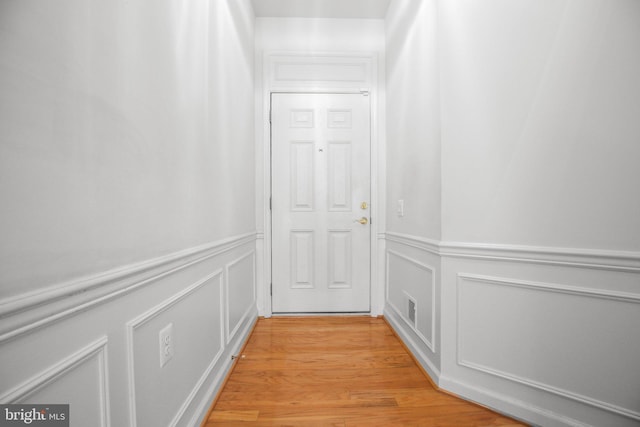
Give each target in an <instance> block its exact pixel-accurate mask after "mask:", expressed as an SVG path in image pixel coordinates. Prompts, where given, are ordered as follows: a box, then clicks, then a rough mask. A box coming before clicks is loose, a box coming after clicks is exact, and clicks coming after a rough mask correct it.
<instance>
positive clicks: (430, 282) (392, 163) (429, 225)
mask: <svg viewBox="0 0 640 427" xmlns="http://www.w3.org/2000/svg"><path fill="white" fill-rule="evenodd" d="M436 18H437V3H436V1H435V0H434V1H431V0H429V1H395V2H392V3H391V5H390V7H389V10H388V12H387V19H386V58H387V62H386V72H387V79H386V93H387V103H386V115H387V151H386V170H387V183H386V188H387V195H386V200H387V203H386V217H387V222H386V238H387V239H386V240H387V242H386V246H387V253H386V256H385V258H386V259H385V262H386V268H387V273H386V277H387V283H386V285H387V306H386V308H385V315H386V316H387V318H388V319H389V320H390V321H391V322H392V323H393V325H394V326H395V327H396V329H397V330H398V331H399V333H400V334H401V335H402V336H403V337H404V339H405V341H406V342H407V344H408V345H409V347H410V348H411V349H412V350H413V352H414V354H415V355H417V356H418V358H419V359H420V360H421V361H422V363H423V365H424V366H425V368H426V369H427V370H428V371H429V372H430V373H431V375H432V376H433V377H435V378H437V377H438V376H439V370H440V330H439V329H440V258H439V256H438V251H437V242H438V241H439V240H440V232H441V219H440V208H441V206H440V196H441V194H440V187H441V185H440V175H441V168H440V152H441V147H440V96H439V92H440V86H439V69H438V44H437V43H438V39H437V19H436ZM400 200H402V201H403V202H404V213H403V215H402V216H401V215H400V214H399V213H398V212H397V209H398V202H399V201H400ZM434 242H435V244H436V247H435V249H434ZM409 300H414V301H415V302H416V307H417V319H416V322H415V323H413V322H411V321H410V320H409V317H408V315H409V310H408V304H409Z"/></svg>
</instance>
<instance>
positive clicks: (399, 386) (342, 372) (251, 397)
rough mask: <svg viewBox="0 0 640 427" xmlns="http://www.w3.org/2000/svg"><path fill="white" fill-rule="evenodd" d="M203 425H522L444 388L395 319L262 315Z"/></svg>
mask: <svg viewBox="0 0 640 427" xmlns="http://www.w3.org/2000/svg"><path fill="white" fill-rule="evenodd" d="M243 355H244V357H241V358H240V359H239V361H238V364H237V365H236V367H235V369H234V371H233V372H232V374H231V376H230V377H229V379H228V381H227V383H226V385H225V387H224V389H223V390H222V392H221V393H220V395H219V397H218V400H217V402H216V403H215V406H214V407H213V410H212V411H211V412H210V413H209V416H208V418H207V421H206V422H205V423H204V424H203V427H211V426H239V425H243V426H248V425H250V426H266V425H269V426H273V425H281V426H284V425H289V426H293V425H295V426H310V425H313V426H318V425H323V426H324V425H331V426H373V425H381V426H382V425H384V426H391V425H404V426H411V425H420V426H457V427H463V426H519V425H522V424H520V423H519V422H516V421H514V420H511V419H509V418H506V417H503V416H501V415H499V414H497V413H495V412H492V411H490V410H488V409H485V408H482V407H480V406H477V405H475V404H472V403H469V402H466V401H464V400H461V399H458V398H455V397H453V396H451V395H448V394H445V393H442V392H440V391H437V390H436V389H435V388H434V386H433V385H432V384H431V382H430V381H429V379H428V378H427V377H426V376H425V375H424V373H423V372H422V371H421V370H420V369H419V368H418V366H417V365H416V364H415V362H414V361H413V359H412V358H411V356H410V355H409V354H408V353H407V351H406V350H405V348H404V347H403V346H402V344H401V343H400V341H399V340H398V339H397V337H396V336H395V335H394V334H393V332H392V331H391V329H390V328H389V326H388V325H387V323H386V322H385V321H384V320H383V319H380V318H371V317H303V318H300V317H280V318H271V319H260V320H258V323H257V325H256V327H255V329H254V331H253V334H252V335H251V337H250V339H249V341H248V343H247V346H246V347H245V349H244V351H243Z"/></svg>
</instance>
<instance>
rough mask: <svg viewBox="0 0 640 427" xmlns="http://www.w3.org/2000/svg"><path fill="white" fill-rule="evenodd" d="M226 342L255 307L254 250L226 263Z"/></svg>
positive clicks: (229, 340) (233, 335)
mask: <svg viewBox="0 0 640 427" xmlns="http://www.w3.org/2000/svg"><path fill="white" fill-rule="evenodd" d="M226 271H227V274H226V276H227V280H226V294H227V301H226V302H227V313H228V322H227V343H229V342H231V340H233V339H234V338H235V336H236V333H237V332H238V330H239V329H240V326H241V325H242V324H243V323H244V322H245V320H246V319H247V316H249V315H250V314H251V313H252V312H253V311H255V307H256V286H255V282H256V253H255V250H252V251H251V252H248V253H246V254H244V255H242V256H241V257H239V258H237V259H235V260H233V261H231V262H230V263H229V264H227V267H226Z"/></svg>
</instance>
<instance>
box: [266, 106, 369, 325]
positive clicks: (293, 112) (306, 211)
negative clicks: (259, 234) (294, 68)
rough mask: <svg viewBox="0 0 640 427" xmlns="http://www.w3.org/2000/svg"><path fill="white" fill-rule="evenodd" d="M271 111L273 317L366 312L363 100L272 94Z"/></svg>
mask: <svg viewBox="0 0 640 427" xmlns="http://www.w3.org/2000/svg"><path fill="white" fill-rule="evenodd" d="M271 111H272V146H271V157H272V165H271V170H272V233H273V235H272V244H273V247H272V257H273V264H272V274H273V300H272V305H273V306H272V307H273V312H274V313H291V312H367V311H369V309H370V304H369V300H370V296H369V294H370V278H369V274H370V262H371V260H370V244H371V235H370V225H369V220H370V218H369V216H370V214H369V212H370V206H369V205H370V191H371V190H370V187H371V184H370V182H371V177H370V122H369V98H368V97H367V96H363V95H361V94H273V96H272V110H271ZM361 218H365V219H366V221H367V222H366V224H363V223H360V222H358V221H359V220H360V219H361Z"/></svg>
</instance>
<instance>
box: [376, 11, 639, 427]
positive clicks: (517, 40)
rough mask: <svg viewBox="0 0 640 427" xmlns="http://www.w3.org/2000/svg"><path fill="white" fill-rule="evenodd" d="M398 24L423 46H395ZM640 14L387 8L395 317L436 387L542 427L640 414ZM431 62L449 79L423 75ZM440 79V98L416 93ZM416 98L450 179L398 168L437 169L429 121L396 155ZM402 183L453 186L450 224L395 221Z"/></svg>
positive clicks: (390, 312) (391, 312)
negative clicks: (427, 311) (429, 309)
mask: <svg viewBox="0 0 640 427" xmlns="http://www.w3.org/2000/svg"><path fill="white" fill-rule="evenodd" d="M427 7H432V9H431V10H430V11H429V13H426V14H424V15H422V14H421V13H420V10H421V9H420V8H427ZM434 13H435V14H436V15H435V16H436V23H435V26H436V33H435V35H433V33H432V32H430V31H432V30H430V28H433V25H434V22H433V20H434V16H433V14H434ZM396 22H406V23H407V24H406V25H405V26H404V28H412V27H414V26H415V27H417V28H420V30H415V29H414V30H407V31H408V33H409V34H410V33H411V32H412V31H414V32H416V33H417V32H422V33H424V34H425V35H424V36H422V37H420V40H421V42H416V41H414V40H413V39H412V38H411V37H406V40H407V42H405V43H400V42H399V34H403V32H402V31H400V30H398V29H397V28H399V27H398V26H397V25H396ZM638 22H640V5H639V4H638V2H634V1H626V0H619V1H618V0H616V1H605V0H590V1H572V0H566V1H559V2H536V1H533V0H532V1H529V0H519V1H509V0H484V1H480V2H478V1H472V0H456V1H443V2H437V3H436V4H435V5H432V4H430V3H426V2H420V1H410V0H406V1H405V0H397V1H395V2H393V3H392V6H391V8H390V12H389V16H388V18H387V28H388V29H391V31H389V32H388V33H387V49H388V51H387V58H388V61H387V62H388V63H387V73H388V80H387V83H388V87H387V93H388V99H389V100H390V102H389V103H388V104H387V109H388V113H387V118H388V128H389V132H388V136H387V137H388V146H389V150H388V151H389V160H388V177H389V178H388V181H389V182H388V188H389V191H388V197H389V202H388V215H389V221H388V226H389V229H388V231H387V253H388V259H389V263H388V266H389V267H388V268H389V271H388V272H387V274H388V283H387V286H388V292H389V295H388V300H387V308H386V309H385V314H387V316H388V317H389V318H390V320H391V321H392V324H393V325H394V327H395V328H396V330H397V331H398V332H399V333H400V335H401V336H402V337H403V339H404V340H405V342H406V343H407V344H408V345H409V346H410V347H411V348H412V349H413V350H414V352H417V356H418V358H419V360H421V362H422V363H423V365H424V366H425V368H426V369H427V370H428V371H430V372H431V373H432V375H433V376H434V377H435V379H436V380H437V381H438V382H439V385H440V386H441V387H443V388H445V389H447V390H450V391H453V392H455V393H457V394H459V395H461V396H463V397H466V398H469V399H472V400H476V401H478V402H480V403H483V404H485V405H489V406H491V407H494V408H496V409H498V410H500V411H504V412H506V413H509V414H511V415H513V416H516V417H519V418H522V419H525V420H527V421H528V422H530V423H533V424H538V425H545V426H547V425H549V426H555V425H558V426H560V425H562V426H567V425H607V426H631V425H637V423H638V422H639V421H640V403H639V402H638V399H637V396H638V395H640V388H639V385H640V376H639V374H638V370H637V369H636V365H637V362H636V361H637V360H640V341H639V340H638V339H637V336H638V334H637V333H636V331H635V325H637V324H640V310H639V309H638V308H639V307H638V304H640V287H639V285H640V222H639V221H640V215H639V214H640V197H638V195H639V194H640V193H638V189H637V188H636V187H637V185H636V184H635V183H637V182H640V168H638V167H637V163H638V162H637V159H640V145H639V144H638V141H640V126H639V124H638V121H637V120H636V118H637V117H640V104H639V103H638V102H637V101H636V100H637V99H638V98H639V97H640V84H639V83H638V80H637V78H636V76H637V75H639V74H640V49H639V47H640V26H638ZM427 34H431V36H427ZM432 37H435V39H436V41H437V42H436V46H437V48H436V50H437V53H436V54H434V53H433V49H434V48H433V44H432V42H433V39H432ZM429 47H430V48H429ZM394 52H399V53H394ZM425 59H426V61H427V63H429V65H424V61H425ZM434 62H435V63H437V67H438V70H439V83H437V84H436V83H433V82H434V81H435V79H434V78H433V77H429V78H424V79H422V80H420V78H422V77H427V76H432V75H433V72H431V71H429V70H432V68H430V67H433V66H435V65H434ZM413 70H416V72H415V74H413ZM403 73H404V74H405V76H406V77H404V79H395V78H394V75H395V74H398V75H402V74H403ZM412 79H414V80H415V81H414V80H412ZM418 80H419V81H420V83H416V81H418ZM401 81H409V82H412V84H411V85H407V86H406V87H403V85H402V84H400V83H399V82H401ZM429 81H431V82H432V83H431V86H430V85H429V83H428V82H429ZM433 85H437V86H438V88H439V98H440V100H439V103H440V109H439V110H438V109H437V108H435V107H434V106H433V105H432V104H429V103H426V102H424V101H423V104H422V105H420V104H418V102H417V101H413V99H415V98H418V97H419V96H417V95H422V98H428V97H429V95H430V94H435V93H436V91H435V90H434V89H433ZM434 96H437V95H434ZM407 99H411V100H412V101H407ZM403 103H404V104H405V105H411V106H412V107H413V108H415V109H416V110H417V111H418V112H417V113H411V114H412V115H406V117H412V116H413V115H415V117H417V118H412V121H413V122H416V123H433V122H435V123H436V126H439V133H440V136H439V138H440V146H439V148H440V149H441V152H440V156H441V161H440V163H439V168H440V176H441V184H439V185H440V187H439V188H433V187H438V185H429V184H428V182H432V181H428V180H426V179H423V184H422V185H417V186H416V187H418V188H416V189H413V188H411V187H410V185H409V184H407V183H406V182H403V179H404V178H402V172H400V175H398V174H397V173H394V171H402V170H403V169H404V168H406V170H409V171H411V170H412V169H417V168H418V167H419V165H420V164H423V165H425V169H429V168H430V167H432V166H431V165H432V160H431V157H430V156H429V154H430V153H433V152H434V151H435V150H436V149H437V148H438V145H437V144H435V143H430V142H429V141H433V140H434V139H437V138H438V136H437V133H436V132H435V131H432V132H433V133H429V132H427V131H426V126H425V127H424V128H422V130H420V128H417V129H416V130H412V131H410V132H414V133H415V134H416V136H415V139H416V140H417V141H419V142H416V143H414V144H412V146H413V147H412V148H407V149H406V152H407V153H410V154H409V155H406V156H405V155H403V154H398V153H396V152H392V149H391V147H392V146H393V144H394V142H393V138H394V137H397V136H398V135H402V131H401V128H400V127H398V129H396V122H395V120H394V118H393V117H394V114H395V111H396V110H398V109H399V108H400V107H401V106H402V105H403ZM401 111H402V110H401ZM438 114H439V118H438ZM438 121H439V125H438V124H437V123H438ZM410 132H406V136H405V138H407V139H409V138H414V136H412V135H411V133H410ZM416 158H417V159H419V160H417V161H416V160H415V159H416ZM436 163H438V162H436ZM405 165H406V166H405ZM436 167H438V166H436ZM423 174H426V171H423ZM414 176H419V175H417V174H415V173H414ZM403 187H404V190H403ZM402 191H405V192H407V193H408V194H410V195H411V197H420V196H419V194H420V193H421V192H422V193H424V195H423V196H422V197H423V200H433V201H434V202H433V203H436V202H435V201H436V200H438V197H439V196H440V197H441V205H440V206H441V224H440V234H437V231H436V232H433V231H430V232H427V231H426V229H427V228H429V227H432V225H433V220H432V218H433V217H434V216H433V214H432V213H431V212H430V211H429V210H428V209H422V210H421V211H420V213H419V216H418V218H420V219H419V220H418V221H417V222H420V223H421V224H422V227H424V228H420V226H419V225H414V226H413V227H407V228H406V229H403V228H402V227H403V221H404V223H405V224H407V225H410V224H411V223H410V222H409V221H410V220H411V218H409V217H408V215H410V213H411V212H410V211H409V208H410V207H411V205H409V204H407V217H405V218H406V219H402V218H397V217H395V218H393V220H392V217H393V215H394V212H395V199H397V198H399V197H400V195H401V192H402ZM405 203H406V202H405ZM432 228H433V227H432ZM435 228H437V226H436V227H435ZM411 229H414V230H416V233H414V232H412V231H411ZM438 274H439V276H438ZM434 277H435V281H436V282H435V283H436V291H438V289H439V290H440V295H439V297H438V300H439V303H440V306H439V308H440V311H439V312H437V315H436V316H435V318H436V321H437V319H440V321H441V324H440V327H439V329H438V328H436V331H435V333H436V335H438V334H440V342H439V345H438V338H437V337H436V341H435V342H436V353H435V354H432V353H430V352H429V351H430V346H429V344H432V343H431V342H430V336H429V335H428V328H429V327H431V324H429V323H426V324H425V323H423V324H422V326H420V324H418V326H417V327H415V328H412V327H410V326H409V325H408V324H407V322H406V311H405V308H404V307H402V304H403V303H405V302H406V300H403V299H402V297H403V295H405V293H411V292H413V293H420V292H422V296H421V297H420V298H421V299H422V300H423V301H424V303H420V301H419V304H423V305H427V306H432V303H431V300H430V295H432V291H431V288H432V287H433V282H434ZM438 277H439V278H440V279H441V283H440V288H438V281H437V280H438ZM436 293H437V292H436ZM412 296H413V295H412ZM398 306H400V307H398ZM436 310H438V306H437V305H436ZM419 321H420V319H419ZM438 353H439V354H438ZM438 360H439V361H440V365H438V364H437V363H438ZM437 368H439V371H438V369H437Z"/></svg>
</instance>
